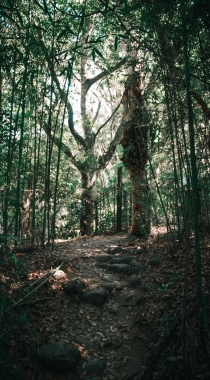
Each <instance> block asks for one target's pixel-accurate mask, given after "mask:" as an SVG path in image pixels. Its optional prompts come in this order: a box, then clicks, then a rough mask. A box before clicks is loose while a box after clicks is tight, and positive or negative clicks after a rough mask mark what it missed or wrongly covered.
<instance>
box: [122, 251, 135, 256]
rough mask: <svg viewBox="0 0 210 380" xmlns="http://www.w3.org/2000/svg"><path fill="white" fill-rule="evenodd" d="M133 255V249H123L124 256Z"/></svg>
mask: <svg viewBox="0 0 210 380" xmlns="http://www.w3.org/2000/svg"><path fill="white" fill-rule="evenodd" d="M132 253H133V250H131V249H123V255H126V256H127V255H130V254H132Z"/></svg>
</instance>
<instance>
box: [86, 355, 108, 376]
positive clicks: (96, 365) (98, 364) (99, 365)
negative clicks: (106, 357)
mask: <svg viewBox="0 0 210 380" xmlns="http://www.w3.org/2000/svg"><path fill="white" fill-rule="evenodd" d="M104 367H105V365H104V363H103V362H102V360H101V359H98V358H94V359H92V360H90V361H89V362H88V363H87V365H86V367H85V370H86V372H87V373H89V374H91V373H97V372H100V371H102V370H103V369H104Z"/></svg>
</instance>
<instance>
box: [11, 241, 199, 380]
mask: <svg viewBox="0 0 210 380" xmlns="http://www.w3.org/2000/svg"><path fill="white" fill-rule="evenodd" d="M17 257H18V260H19V263H20V268H24V267H28V272H29V274H27V279H26V280H24V276H22V277H23V279H21V278H19V285H21V284H22V285H23V283H24V281H25V283H24V284H25V285H26V283H27V284H29V283H31V282H32V280H33V281H34V280H35V279H36V278H39V277H42V276H43V275H44V274H45V273H48V272H49V269H50V267H51V268H55V267H57V266H59V265H60V264H61V263H63V264H62V267H61V268H60V271H59V272H57V273H56V274H55V275H54V276H53V277H51V279H50V280H49V281H48V282H46V283H45V284H44V285H43V286H42V287H41V288H40V289H39V291H38V292H37V294H36V297H35V299H34V300H33V301H32V302H30V301H28V302H29V303H28V302H26V305H25V306H24V305H23V306H21V311H23V309H24V307H26V309H27V308H28V307H29V317H28V322H27V323H26V325H25V326H24V334H23V336H22V351H21V350H20V357H23V356H24V357H25V359H24V360H25V363H24V364H25V366H26V368H27V369H26V371H25V378H26V379H27V380H33V379H36V380H38V379H40V380H44V379H45V380H64V379H65V380H86V379H89V380H90V379H91V380H101V379H103V380H115V379H116V380H117V379H120V380H142V379H160V378H161V379H162V378H166V379H167V378H168V377H167V376H166V377H161V376H162V375H163V373H164V371H166V368H168V363H169V364H170V368H172V373H174V377H173V379H179V380H181V379H186V378H187V377H186V375H184V373H183V370H182V369H183V363H182V354H181V353H180V351H181V350H180V345H178V346H175V345H174V344H171V345H168V341H169V339H170V338H171V335H172V334H173V331H174V329H175V327H177V322H178V323H179V320H180V309H181V305H182V299H183V298H182V297H183V275H184V266H183V263H184V258H183V256H181V255H179V254H178V252H175V253H174V252H171V244H170V242H167V241H166V240H165V239H162V240H161V239H160V240H159V241H158V240H156V241H150V242H145V241H141V240H139V239H136V238H134V237H130V236H128V235H126V234H118V235H113V236H95V237H92V238H88V237H84V238H77V239H74V240H72V241H57V242H56V247H55V250H54V251H53V252H52V251H50V250H45V251H36V252H33V253H30V254H26V253H17ZM75 279H76V281H78V283H79V284H80V285H81V284H83V286H84V288H83V289H82V291H81V292H80V291H79V292H78V291H75V290H71V291H70V292H69V291H68V289H67V288H66V287H65V284H69V283H71V284H72V281H74V280H75ZM16 283H17V279H16ZM22 285H21V286H22ZM193 286H194V285H193V284H192V286H191V285H189V301H190V300H192V301H193V300H194V299H195V291H194V289H193ZM65 289H66V290H65ZM95 290H96V294H95V293H94V291H95ZM97 292H98V293H97ZM90 293H91V295H90ZM26 342H27V344H26ZM53 342H64V343H67V344H69V343H71V344H72V343H73V344H74V345H75V346H76V347H78V348H79V350H80V352H81V355H82V358H81V360H80V362H79V364H78V365H77V368H76V369H75V370H74V371H73V372H71V373H69V372H65V373H62V372H60V371H59V373H56V372H53V371H51V370H50V369H48V368H45V367H44V368H43V367H42V366H40V365H39V362H34V361H31V359H28V354H27V352H28V351H27V350H28V346H31V345H32V346H36V347H37V346H43V345H46V344H49V343H53ZM26 348H27V350H26ZM24 350H25V351H24ZM177 350H178V351H177ZM26 351H27V352H26ZM163 351H164V356H162V359H161V355H162V352H163ZM94 358H97V360H98V362H97V361H96V362H94V363H95V364H94V365H93V366H91V364H90V362H91V361H92V359H94ZM158 359H160V361H159V364H158V366H156V367H154V368H155V369H154V371H153V365H156V364H157V361H158ZM170 361H171V362H170ZM92 363H93V362H92ZM101 364H102V367H100V365H101ZM157 368H158V370H157ZM148 373H149V375H148V377H146V376H147V374H148ZM180 373H183V375H180Z"/></svg>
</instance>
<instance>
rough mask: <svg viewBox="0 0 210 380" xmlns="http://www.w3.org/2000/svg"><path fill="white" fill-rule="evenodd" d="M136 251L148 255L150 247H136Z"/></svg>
mask: <svg viewBox="0 0 210 380" xmlns="http://www.w3.org/2000/svg"><path fill="white" fill-rule="evenodd" d="M135 252H136V253H138V254H139V255H146V254H148V253H149V251H148V249H143V248H140V249H135Z"/></svg>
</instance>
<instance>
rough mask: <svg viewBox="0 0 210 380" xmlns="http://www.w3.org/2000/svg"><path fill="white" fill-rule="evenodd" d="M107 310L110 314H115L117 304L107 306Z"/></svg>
mask: <svg viewBox="0 0 210 380" xmlns="http://www.w3.org/2000/svg"><path fill="white" fill-rule="evenodd" d="M108 312H109V313H110V314H117V306H110V307H109V308H108Z"/></svg>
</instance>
